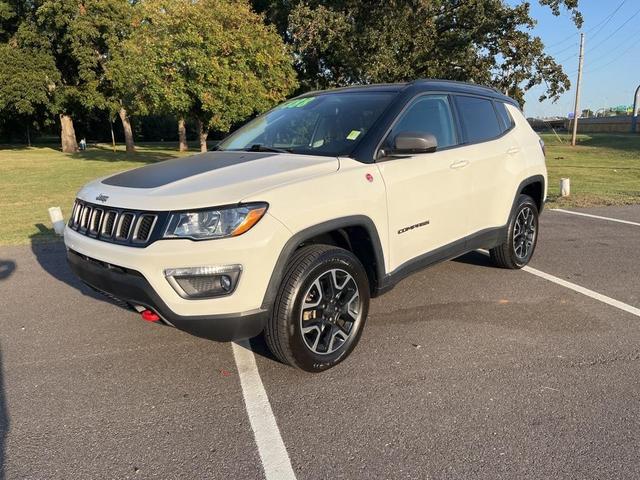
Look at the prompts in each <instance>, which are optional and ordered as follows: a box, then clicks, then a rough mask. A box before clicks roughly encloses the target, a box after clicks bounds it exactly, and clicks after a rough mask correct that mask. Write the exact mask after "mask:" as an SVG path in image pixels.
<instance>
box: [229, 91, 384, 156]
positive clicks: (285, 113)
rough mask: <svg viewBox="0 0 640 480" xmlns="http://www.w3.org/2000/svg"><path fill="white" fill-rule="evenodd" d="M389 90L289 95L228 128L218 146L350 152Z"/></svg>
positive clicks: (378, 112) (379, 110)
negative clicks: (290, 97) (234, 128)
mask: <svg viewBox="0 0 640 480" xmlns="http://www.w3.org/2000/svg"><path fill="white" fill-rule="evenodd" d="M394 95H395V92H349V93H347V92H345V93H340V92H336V93H323V94H320V95H317V96H310V97H304V98H297V99H293V100H289V101H288V102H285V103H283V104H282V105H279V106H277V107H276V108H274V109H273V110H271V111H269V112H267V113H265V114H264V115H261V116H259V117H257V118H255V119H254V120H252V121H251V122H249V123H247V124H246V125H245V126H244V127H242V128H240V129H238V130H237V131H235V132H234V133H232V134H231V135H230V136H228V137H227V138H226V139H225V140H223V141H222V142H221V143H220V145H219V146H218V150H254V151H284V152H290V153H300V154H308V155H328V156H343V155H349V154H350V153H351V152H352V151H353V149H354V148H355V146H356V145H357V143H358V142H359V141H360V139H361V138H362V137H364V135H365V134H366V133H367V131H368V130H369V128H371V126H372V125H373V124H374V122H375V121H376V120H377V119H378V118H379V117H380V115H381V114H382V112H383V111H384V109H385V108H386V107H387V105H389V102H390V101H391V99H392V98H393V96H394Z"/></svg>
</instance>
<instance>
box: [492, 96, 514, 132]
mask: <svg viewBox="0 0 640 480" xmlns="http://www.w3.org/2000/svg"><path fill="white" fill-rule="evenodd" d="M494 105H495V106H496V111H497V112H498V117H500V121H501V122H502V130H503V131H504V132H506V131H508V130H511V129H512V128H513V127H514V126H515V123H514V121H513V118H512V117H511V114H510V113H509V110H507V106H506V105H505V104H504V103H502V102H495V104H494Z"/></svg>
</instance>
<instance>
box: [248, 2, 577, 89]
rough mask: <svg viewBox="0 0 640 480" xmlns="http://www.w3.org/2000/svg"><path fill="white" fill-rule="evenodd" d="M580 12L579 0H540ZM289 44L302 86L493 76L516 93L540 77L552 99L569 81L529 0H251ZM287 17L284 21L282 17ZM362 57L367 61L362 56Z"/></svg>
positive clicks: (497, 83)
mask: <svg viewBox="0 0 640 480" xmlns="http://www.w3.org/2000/svg"><path fill="white" fill-rule="evenodd" d="M540 3H542V4H544V5H547V6H549V7H550V8H551V9H552V12H553V13H554V14H556V15H559V14H560V13H561V10H562V9H567V10H569V11H570V12H571V14H572V16H573V19H574V22H575V23H576V25H581V23H582V17H581V16H580V14H579V12H578V11H577V4H578V0H540ZM254 5H255V6H256V8H259V9H266V12H267V18H269V19H271V20H272V21H274V22H276V23H277V25H278V28H279V30H280V32H281V33H282V34H283V36H284V38H285V39H286V40H287V41H288V42H289V43H291V44H292V46H293V50H294V55H295V58H296V68H297V70H298V72H299V74H300V81H301V84H302V87H303V88H304V89H310V88H326V87H334V86H343V85H349V84H355V83H375V82H394V81H405V80H411V79H415V78H421V77H432V78H448V79H453V80H462V81H473V82H477V83H483V84H492V85H494V86H496V87H498V88H500V89H501V90H502V91H506V92H508V93H509V94H511V95H512V96H514V97H516V98H518V99H519V100H520V101H522V97H523V94H524V92H525V91H526V90H528V89H530V88H532V87H533V86H535V85H538V84H541V83H543V82H544V83H545V85H546V86H547V93H546V94H545V95H544V96H543V97H542V98H541V99H545V98H552V99H557V98H558V97H559V95H561V94H562V93H563V92H565V91H566V90H567V89H568V88H569V86H570V82H569V79H568V77H567V76H566V74H565V73H564V72H563V71H562V68H561V66H560V65H558V64H557V63H556V62H555V60H554V59H553V58H552V57H551V56H549V55H547V54H545V53H544V45H543V43H542V41H541V40H540V39H539V38H538V37H534V36H532V35H531V33H530V31H529V30H530V29H531V28H532V27H533V26H534V25H535V21H534V20H533V19H532V18H531V16H530V11H529V10H530V5H529V3H528V2H522V3H521V4H518V5H516V6H510V5H508V4H506V3H505V2H504V1H503V0H464V1H462V0H409V1H406V0H389V1H387V0H367V1H358V0H346V1H343V0H328V1H327V0H325V1H318V0H311V1H309V2H301V1H290V0H256V1H255V3H254ZM285 22H286V23H285ZM363 59H366V61H363Z"/></svg>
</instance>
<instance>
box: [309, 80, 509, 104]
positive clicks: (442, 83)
mask: <svg viewBox="0 0 640 480" xmlns="http://www.w3.org/2000/svg"><path fill="white" fill-rule="evenodd" d="M410 88H411V89H413V90H415V93H420V92H428V91H445V92H451V93H467V94H472V95H482V96H485V97H491V98H494V99H497V100H501V101H503V102H507V103H511V104H513V105H515V106H518V103H517V102H516V101H515V100H514V99H512V98H511V97H508V96H506V95H504V94H502V93H501V92H500V91H498V90H496V89H495V88H492V87H487V86H484V85H478V84H476V83H467V82H458V81H455V80H439V79H427V78H425V79H419V80H414V81H412V82H399V83H374V84H370V85H353V86H348V87H341V88H333V89H329V90H316V91H313V92H307V93H305V94H303V95H301V96H300V97H301V98H304V97H309V96H317V95H322V94H327V93H336V92H401V91H403V90H406V89H410Z"/></svg>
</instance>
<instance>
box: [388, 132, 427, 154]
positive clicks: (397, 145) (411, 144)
mask: <svg viewBox="0 0 640 480" xmlns="http://www.w3.org/2000/svg"><path fill="white" fill-rule="evenodd" d="M437 149H438V140H436V137H435V136H433V135H432V134H431V133H417V132H400V133H399V134H397V135H396V138H394V139H393V152H392V153H394V154H412V153H432V152H435V151H436V150H437Z"/></svg>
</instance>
